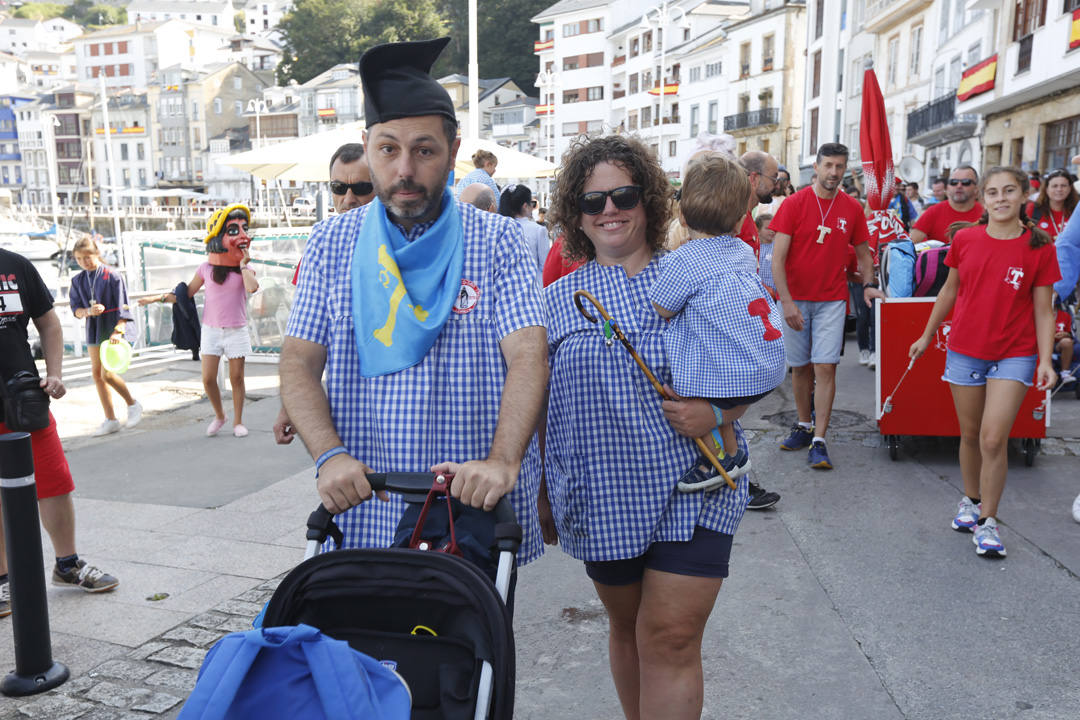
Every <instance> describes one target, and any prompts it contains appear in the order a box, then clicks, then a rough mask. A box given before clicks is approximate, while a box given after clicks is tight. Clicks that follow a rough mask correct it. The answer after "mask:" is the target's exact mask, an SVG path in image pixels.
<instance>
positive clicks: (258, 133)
mask: <svg viewBox="0 0 1080 720" xmlns="http://www.w3.org/2000/svg"><path fill="white" fill-rule="evenodd" d="M247 109H248V112H253V113H255V147H262V124H261V123H260V120H261V118H262V114H263V113H264V112H266V101H265V100H260V99H252V100H248V104H247ZM262 182H263V180H262V178H259V185H257V186H256V190H255V202H256V203H259V202H261V200H260V199H259V191H258V187H259V186H261V185H262ZM266 192H267V193H268V194H269V192H270V188H269V187H268V188H267V189H266ZM268 200H269V198H268ZM266 204H267V205H269V204H270V203H269V201H268V202H267V203H266Z"/></svg>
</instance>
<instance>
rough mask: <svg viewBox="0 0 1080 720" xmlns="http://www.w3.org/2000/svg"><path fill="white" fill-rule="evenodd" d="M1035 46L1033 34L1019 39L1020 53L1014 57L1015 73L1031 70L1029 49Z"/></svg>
mask: <svg viewBox="0 0 1080 720" xmlns="http://www.w3.org/2000/svg"><path fill="white" fill-rule="evenodd" d="M1034 44H1035V34H1034V33H1032V34H1031V35H1025V36H1024V37H1022V38H1020V52H1019V53H1018V54H1017V56H1016V73H1017V74H1020V73H1022V72H1027V71H1028V70H1030V69H1031V49H1032V46H1033V45H1034Z"/></svg>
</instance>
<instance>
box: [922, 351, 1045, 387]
mask: <svg viewBox="0 0 1080 720" xmlns="http://www.w3.org/2000/svg"><path fill="white" fill-rule="evenodd" d="M1038 362H1039V356H1038V355H1025V356H1022V357H1011V358H1005V359H1003V360H980V359H979V358H973V357H971V356H970V355H963V354H961V353H958V352H954V351H952V350H948V351H946V354H945V374H944V375H942V376H941V379H942V380H944V381H945V382H947V383H950V384H952V385H967V386H972V387H978V386H981V385H985V384H986V381H987V380H1015V381H1016V382H1019V383H1023V384H1025V385H1027V386H1028V387H1031V386H1032V385H1033V384H1034V381H1035V366H1036V365H1037V364H1038Z"/></svg>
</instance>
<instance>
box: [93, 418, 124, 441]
mask: <svg viewBox="0 0 1080 720" xmlns="http://www.w3.org/2000/svg"><path fill="white" fill-rule="evenodd" d="M115 432H120V421H119V420H117V419H116V418H113V419H112V420H106V421H105V422H103V423H101V425H99V426H98V429H97V430H95V431H94V432H93V436H94V437H104V436H105V435H112V434H113V433H115Z"/></svg>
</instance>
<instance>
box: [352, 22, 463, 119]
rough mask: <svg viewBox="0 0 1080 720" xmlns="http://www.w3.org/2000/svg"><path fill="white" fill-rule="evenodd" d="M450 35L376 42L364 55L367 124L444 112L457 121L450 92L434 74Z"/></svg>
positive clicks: (362, 76) (362, 65)
mask: <svg viewBox="0 0 1080 720" xmlns="http://www.w3.org/2000/svg"><path fill="white" fill-rule="evenodd" d="M449 42H450V38H448V37H443V38H438V39H436V40H420V41H417V42H399V43H387V44H386V45H376V46H375V47H373V48H371V49H370V50H368V51H367V52H366V53H364V55H363V57H361V58H360V80H361V82H363V85H364V120H365V122H366V123H367V127H371V126H372V125H375V124H377V123H381V122H386V121H388V120H396V119H397V118H403V117H417V116H420V115H442V116H444V117H447V118H450V119H451V120H454V121H456V120H457V115H456V114H455V113H454V103H453V101H452V100H451V99H450V94H449V93H448V92H446V89H445V88H444V87H443V86H442V85H440V84H439V83H438V82H437V81H436V80H435V78H433V77H431V75H430V72H431V66H432V65H434V64H435V61H436V60H437V59H438V58H439V54H440V53H442V51H443V48H445V47H446V46H447V44H448V43H449Z"/></svg>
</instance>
